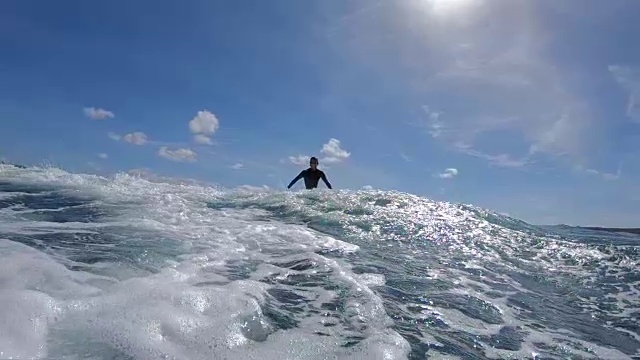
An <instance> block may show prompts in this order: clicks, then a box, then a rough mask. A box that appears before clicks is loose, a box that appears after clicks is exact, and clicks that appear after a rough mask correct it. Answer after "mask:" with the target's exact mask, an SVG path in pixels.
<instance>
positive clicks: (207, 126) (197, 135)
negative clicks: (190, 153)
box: [189, 110, 220, 145]
mask: <svg viewBox="0 0 640 360" xmlns="http://www.w3.org/2000/svg"><path fill="white" fill-rule="evenodd" d="M219 127H220V121H219V120H218V118H217V117H216V116H215V115H214V114H213V113H212V112H210V111H207V110H203V111H198V114H197V115H196V116H195V117H194V118H193V119H191V121H189V130H190V131H191V133H192V134H194V138H193V139H194V141H195V142H196V143H198V144H201V145H210V144H212V142H211V136H212V135H213V134H214V133H215V132H216V130H218V128H219Z"/></svg>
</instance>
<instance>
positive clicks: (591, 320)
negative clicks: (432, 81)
mask: <svg viewBox="0 0 640 360" xmlns="http://www.w3.org/2000/svg"><path fill="white" fill-rule="evenodd" d="M0 239H2V240H0V263H1V264H2V265H0V288H1V289H2V292H1V294H2V295H0V309H1V310H0V324H1V325H0V357H25V358H78V357H97V358H103V357H118V358H120V357H123V358H136V359H147V358H148V359H158V358H163V357H164V358H179V359H199V358H211V357H212V356H213V357H215V358H225V357H226V358H234V359H250V358H266V359H270V358H278V359H298V358H299V359H302V358H304V359H325V358H345V359H346V358H350V359H352V358H362V359H376V358H380V359H383V358H384V359H404V358H411V359H419V358H425V356H426V357H432V358H438V357H441V358H455V357H458V358H464V359H468V358H479V359H481V358H495V359H503V358H514V359H522V358H540V359H542V358H546V359H561V358H576V359H578V358H580V359H613V358H615V359H631V358H633V357H637V356H639V355H640V352H639V349H640V335H639V334H640V333H639V331H638V330H639V329H638V326H637V325H636V324H637V323H638V315H639V314H640V300H639V299H640V296H639V295H640V270H638V269H639V267H638V265H639V264H638V259H639V256H638V255H639V251H640V250H639V248H638V246H637V244H638V243H637V242H634V240H633V238H631V237H628V236H627V237H625V236H617V235H615V236H614V235H609V237H605V236H601V235H599V234H598V233H595V232H589V231H584V230H580V231H574V230H572V229H570V228H561V227H553V228H550V227H539V226H534V225H531V224H527V223H526V222H523V221H520V220H518V219H514V218H511V217H507V216H504V215H500V214H497V213H494V212H492V211H489V210H486V209H480V208H477V207H474V206H471V205H462V204H452V203H446V202H435V201H431V200H429V199H425V198H421V197H418V196H415V195H411V194H407V193H402V192H398V191H381V190H375V189H367V190H358V191H350V190H334V191H326V190H315V191H299V192H286V191H278V190H272V189H265V188H254V187H239V188H236V189H225V188H223V187H219V186H216V185H211V184H205V183H199V182H193V181H189V180H182V179H167V178H159V177H154V176H150V175H148V174H140V173H136V174H126V173H121V174H116V175H114V176H112V177H100V176H94V175H84V174H74V173H69V172H66V171H63V170H60V169H54V168H30V169H19V168H13V167H9V166H3V167H2V168H1V169H0ZM618 239H622V240H620V241H618Z"/></svg>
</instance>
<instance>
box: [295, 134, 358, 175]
mask: <svg viewBox="0 0 640 360" xmlns="http://www.w3.org/2000/svg"><path fill="white" fill-rule="evenodd" d="M320 152H321V153H323V154H325V155H326V156H325V157H323V158H321V159H319V160H318V162H319V164H320V165H322V164H337V163H340V162H343V161H344V160H345V159H348V158H349V156H351V153H349V152H347V151H345V150H344V149H342V148H340V140H338V139H334V138H331V139H329V141H328V142H327V143H326V144H324V145H322V149H321V150H320ZM310 158H311V157H310V156H309V155H297V156H289V162H291V163H292V164H294V165H298V166H302V165H305V164H308V163H309V159H310ZM325 168H326V167H325Z"/></svg>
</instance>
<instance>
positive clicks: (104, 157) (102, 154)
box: [98, 153, 109, 159]
mask: <svg viewBox="0 0 640 360" xmlns="http://www.w3.org/2000/svg"><path fill="white" fill-rule="evenodd" d="M98 157H99V158H100V159H106V158H108V157H109V155H107V154H105V153H100V154H98Z"/></svg>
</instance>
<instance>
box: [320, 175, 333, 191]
mask: <svg viewBox="0 0 640 360" xmlns="http://www.w3.org/2000/svg"><path fill="white" fill-rule="evenodd" d="M321 178H322V181H324V184H325V185H327V187H328V188H329V189H331V184H329V180H327V175H325V174H324V173H322V176H321Z"/></svg>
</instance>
